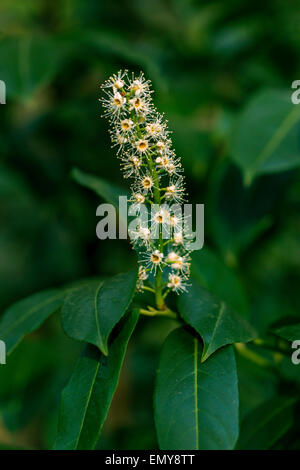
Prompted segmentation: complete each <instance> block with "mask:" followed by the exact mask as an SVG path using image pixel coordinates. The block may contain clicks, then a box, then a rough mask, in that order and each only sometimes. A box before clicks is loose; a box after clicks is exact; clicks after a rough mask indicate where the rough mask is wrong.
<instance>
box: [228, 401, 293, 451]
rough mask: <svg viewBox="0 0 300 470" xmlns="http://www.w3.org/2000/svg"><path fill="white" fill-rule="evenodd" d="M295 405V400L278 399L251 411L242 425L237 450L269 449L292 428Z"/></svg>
mask: <svg viewBox="0 0 300 470" xmlns="http://www.w3.org/2000/svg"><path fill="white" fill-rule="evenodd" d="M294 405H295V399H293V398H279V397H276V398H274V399H273V400H270V401H268V402H266V403H263V404H262V405H260V406H258V407H257V408H255V409H254V410H253V411H251V412H250V413H249V414H248V415H247V416H246V417H245V419H244V420H243V422H242V424H241V430H240V436H239V440H238V442H237V445H236V447H237V449H243V450H264V449H269V448H270V447H271V446H272V445H273V444H275V443H276V441H278V439H280V438H281V437H282V436H283V435H284V434H285V433H286V431H287V430H288V429H289V428H290V427H291V426H292V424H293V420H294V418H293V407H294Z"/></svg>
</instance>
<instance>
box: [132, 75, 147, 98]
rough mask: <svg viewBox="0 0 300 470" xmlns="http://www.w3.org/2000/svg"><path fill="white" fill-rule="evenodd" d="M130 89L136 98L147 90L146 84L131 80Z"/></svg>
mask: <svg viewBox="0 0 300 470" xmlns="http://www.w3.org/2000/svg"><path fill="white" fill-rule="evenodd" d="M130 89H131V90H132V91H133V92H134V94H135V95H136V96H140V95H141V94H143V93H144V92H145V91H146V90H147V89H148V85H147V83H146V82H143V81H142V80H140V79H137V80H133V82H132V84H131V85H130Z"/></svg>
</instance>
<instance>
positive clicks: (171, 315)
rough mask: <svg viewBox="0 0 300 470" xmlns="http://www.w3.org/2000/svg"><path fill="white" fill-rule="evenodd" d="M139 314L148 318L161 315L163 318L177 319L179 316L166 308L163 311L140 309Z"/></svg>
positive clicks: (150, 308) (149, 308) (151, 308)
mask: <svg viewBox="0 0 300 470" xmlns="http://www.w3.org/2000/svg"><path fill="white" fill-rule="evenodd" d="M139 312H140V314H141V315H146V316H150V317H154V316H156V315H161V316H164V317H169V318H174V319H175V318H177V314H176V313H175V312H173V310H171V309H169V308H165V309H163V310H161V309H158V310H157V309H155V308H153V307H148V309H145V308H140V310H139Z"/></svg>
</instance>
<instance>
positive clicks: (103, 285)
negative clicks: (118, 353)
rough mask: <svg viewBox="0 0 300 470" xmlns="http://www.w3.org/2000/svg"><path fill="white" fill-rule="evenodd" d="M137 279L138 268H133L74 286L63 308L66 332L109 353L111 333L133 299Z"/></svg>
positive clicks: (63, 321) (63, 322)
mask: <svg viewBox="0 0 300 470" xmlns="http://www.w3.org/2000/svg"><path fill="white" fill-rule="evenodd" d="M136 278H137V271H136V270H133V271H130V272H128V273H122V274H118V275H116V276H114V277H112V278H110V279H107V280H105V281H91V282H90V283H87V284H83V285H79V286H78V287H77V288H74V289H73V290H72V292H70V294H69V295H68V296H67V297H66V300H65V302H64V305H63V308H62V311H61V314H62V325H63V328H64V330H65V332H66V333H67V335H68V336H70V337H71V338H73V339H76V340H79V341H86V342H88V343H92V344H94V345H95V346H97V347H98V348H99V349H100V351H102V352H103V354H105V355H107V354H108V348H107V342H108V338H109V335H110V333H111V332H112V330H113V328H114V326H115V325H116V324H117V323H118V322H119V321H120V319H121V318H122V316H123V315H124V314H125V312H126V310H127V308H128V306H129V304H130V302H131V300H132V297H133V295H134V292H135V286H136Z"/></svg>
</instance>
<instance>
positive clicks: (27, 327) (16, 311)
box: [0, 289, 65, 354]
mask: <svg viewBox="0 0 300 470" xmlns="http://www.w3.org/2000/svg"><path fill="white" fill-rule="evenodd" d="M64 296H65V292H64V291H62V290H59V289H51V290H46V291H42V292H38V293H37V294H33V295H31V296H30V297H27V298H26V299H23V300H20V301H19V302H16V303H15V304H14V305H12V306H11V307H9V308H8V309H7V310H6V311H5V312H4V315H3V317H2V318H1V321H0V339H1V340H2V341H4V342H5V344H6V352H7V354H10V353H11V352H12V351H13V349H14V348H15V347H16V346H17V345H18V344H19V342H20V341H21V340H22V339H23V338H24V336H25V335H27V334H28V333H31V332H32V331H34V330H36V329H37V328H38V327H39V326H40V325H41V324H42V323H43V322H44V321H45V320H46V318H48V317H49V315H51V313H53V312H55V311H56V310H58V309H59V308H60V307H61V305H62V303H63V299H64Z"/></svg>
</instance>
